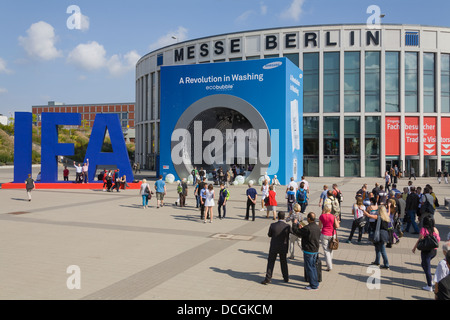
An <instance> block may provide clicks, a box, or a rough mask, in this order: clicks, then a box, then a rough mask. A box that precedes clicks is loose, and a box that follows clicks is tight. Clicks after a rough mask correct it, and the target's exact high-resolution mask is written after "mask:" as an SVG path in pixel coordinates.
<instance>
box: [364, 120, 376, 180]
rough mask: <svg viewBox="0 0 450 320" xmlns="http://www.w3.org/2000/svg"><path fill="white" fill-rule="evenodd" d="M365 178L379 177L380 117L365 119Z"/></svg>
mask: <svg viewBox="0 0 450 320" xmlns="http://www.w3.org/2000/svg"><path fill="white" fill-rule="evenodd" d="M365 121H366V132H365V134H366V136H365V141H366V145H365V154H366V162H365V164H366V177H379V176H380V117H366V120H365Z"/></svg>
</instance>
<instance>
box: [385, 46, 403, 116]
mask: <svg viewBox="0 0 450 320" xmlns="http://www.w3.org/2000/svg"><path fill="white" fill-rule="evenodd" d="M399 56H400V54H399V52H386V89H385V93H386V112H400V99H399V96H400V58H399Z"/></svg>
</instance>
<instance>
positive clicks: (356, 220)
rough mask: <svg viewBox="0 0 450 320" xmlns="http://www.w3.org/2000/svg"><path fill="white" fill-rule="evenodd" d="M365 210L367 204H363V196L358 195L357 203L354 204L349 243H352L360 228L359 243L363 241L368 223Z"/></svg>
mask: <svg viewBox="0 0 450 320" xmlns="http://www.w3.org/2000/svg"><path fill="white" fill-rule="evenodd" d="M364 211H366V206H365V205H364V204H363V199H362V198H361V197H356V203H355V204H354V205H353V208H352V213H353V223H352V230H351V231H350V236H349V237H348V240H347V241H346V242H347V243H351V241H352V238H353V234H354V233H355V231H356V228H358V243H360V242H361V238H362V234H363V229H364V226H365V225H366V220H365V218H364Z"/></svg>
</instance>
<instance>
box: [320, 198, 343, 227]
mask: <svg viewBox="0 0 450 320" xmlns="http://www.w3.org/2000/svg"><path fill="white" fill-rule="evenodd" d="M327 204H328V205H330V206H331V214H333V215H334V216H335V217H336V218H339V221H340V220H341V207H340V205H339V201H338V200H337V199H336V198H335V197H334V196H333V190H328V192H327V198H326V199H325V202H324V207H325V206H326V205H327ZM322 213H323V211H322Z"/></svg>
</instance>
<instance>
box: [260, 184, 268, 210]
mask: <svg viewBox="0 0 450 320" xmlns="http://www.w3.org/2000/svg"><path fill="white" fill-rule="evenodd" d="M268 196H269V183H268V182H267V180H265V179H264V181H263V183H262V186H261V210H260V211H264V209H265V199H266V197H268ZM266 209H267V208H266Z"/></svg>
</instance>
